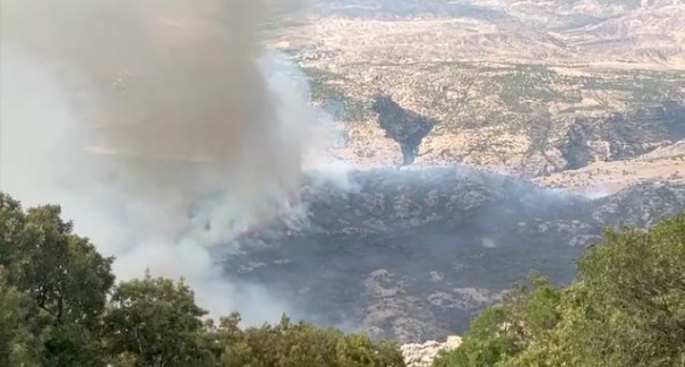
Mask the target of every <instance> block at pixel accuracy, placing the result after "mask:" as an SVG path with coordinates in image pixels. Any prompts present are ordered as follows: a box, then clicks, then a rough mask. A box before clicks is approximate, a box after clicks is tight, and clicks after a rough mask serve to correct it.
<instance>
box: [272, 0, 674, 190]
mask: <svg viewBox="0 0 685 367" xmlns="http://www.w3.org/2000/svg"><path fill="white" fill-rule="evenodd" d="M313 14H314V15H310V16H309V17H308V18H307V20H306V21H300V22H299V23H294V24H289V25H288V26H287V27H285V30H284V31H283V32H281V33H280V34H279V35H278V36H277V37H274V38H273V40H272V42H271V44H272V46H273V47H274V48H277V49H280V50H283V51H285V52H287V53H289V54H290V55H292V56H293V57H294V59H295V60H296V61H297V62H298V63H299V64H300V66H301V67H302V68H303V70H304V71H305V72H306V73H307V74H308V76H309V77H310V79H311V83H312V95H313V97H314V99H315V101H316V102H317V104H318V105H319V106H322V107H323V108H324V109H326V110H327V111H329V112H330V113H331V114H332V115H334V117H336V119H337V120H338V121H339V126H338V129H339V130H340V131H341V133H342V134H343V135H344V137H345V139H343V141H344V143H343V144H340V145H339V146H337V147H334V148H333V149H332V150H331V154H332V155H333V156H336V157H339V158H341V159H345V160H346V161H351V162H356V163H357V164H358V165H359V166H364V167H369V166H383V165H387V164H399V163H400V162H402V161H403V159H402V154H401V152H400V147H399V146H397V144H396V143H395V142H393V141H392V140H391V139H387V138H386V137H385V133H384V131H383V130H382V129H380V128H379V121H378V120H379V119H383V116H379V113H378V112H377V111H375V110H374V109H373V108H372V105H373V98H374V96H375V95H376V94H377V93H378V92H383V93H386V94H388V95H390V96H391V97H392V98H393V100H394V101H395V102H397V103H398V104H399V105H400V106H401V107H403V108H405V109H407V110H409V111H412V112H413V113H416V114H419V115H421V116H423V118H425V119H431V120H435V121H437V123H436V124H435V127H434V128H433V129H432V130H431V131H430V133H428V134H427V136H426V137H425V138H424V139H423V140H422V142H421V144H420V146H419V147H418V149H417V157H416V159H415V162H414V164H419V165H435V164H452V163H467V164H473V165H477V166H481V167H488V168H491V169H497V170H506V171H508V172H516V173H519V174H523V175H525V176H528V177H537V176H546V175H549V174H553V173H557V172H561V171H565V170H574V169H578V168H581V167H584V166H586V165H589V164H591V163H593V162H612V161H618V160H628V159H632V158H634V157H637V156H639V155H642V154H645V153H649V152H650V151H652V150H654V149H657V148H659V147H664V146H668V145H670V144H673V143H675V142H677V141H679V140H681V139H683V138H685V135H684V131H683V128H682V126H683V122H682V121H683V120H684V119H685V109H684V106H685V33H683V29H685V3H684V2H682V1H679V0H667V1H646V0H645V1H633V0H624V1H611V2H610V1H601V0H587V1H553V0H550V1H539V0H524V1H513V0H478V1H475V0H474V1H459V2H453V1H441V0H433V1H392V0H382V1H381V0H375V1H374V0H368V1H366V0H353V1H350V0H346V1H332V0H322V1H319V2H317V6H316V7H314V12H313ZM381 115H382V113H381ZM660 178H662V179H663V178H665V177H660Z"/></svg>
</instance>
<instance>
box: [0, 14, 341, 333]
mask: <svg viewBox="0 0 685 367" xmlns="http://www.w3.org/2000/svg"><path fill="white" fill-rule="evenodd" d="M0 1H1V3H0V4H1V6H2V7H1V9H2V11H1V13H2V18H1V19H0V21H1V26H2V29H1V31H2V37H3V38H2V42H1V43H0V44H1V45H2V50H1V58H2V59H1V60H0V64H1V69H0V72H1V74H0V75H1V77H0V79H1V83H2V84H1V86H0V87H1V89H0V97H1V105H0V111H1V115H0V190H2V191H5V192H8V193H9V194H10V195H13V196H14V197H16V198H17V199H19V200H21V201H22V202H23V203H24V204H25V205H26V206H32V205H37V204H45V203H58V204H60V205H62V207H63V210H64V215H65V217H67V218H69V219H73V220H74V222H75V225H76V230H77V232H78V233H80V234H84V235H86V236H88V237H90V238H91V239H92V240H93V242H94V243H95V244H96V245H97V246H98V247H99V249H100V250H101V251H102V252H103V253H105V254H106V255H114V256H116V257H117V260H116V263H115V273H116V275H117V277H118V278H119V279H120V280H124V279H129V278H132V277H139V276H141V275H142V274H143V272H144V270H145V269H150V270H151V272H152V274H153V275H155V276H157V275H159V276H168V277H173V278H178V277H181V276H182V277H184V278H186V280H187V281H188V283H189V284H190V285H191V286H192V287H193V288H194V289H195V291H196V296H197V298H198V303H199V304H200V305H201V306H203V307H205V308H207V309H208V310H209V311H210V313H211V314H212V315H214V316H217V315H222V314H226V313H227V312H230V311H233V310H238V311H241V312H242V314H243V316H244V318H245V320H246V322H248V323H255V322H262V321H269V320H275V319H276V318H278V317H280V315H281V313H282V312H284V311H288V312H289V311H291V310H289V307H288V305H287V303H285V302H283V301H282V300H280V299H277V297H274V296H272V295H270V294H269V292H268V290H266V289H263V288H261V287H259V286H255V285H250V286H242V285H236V284H230V283H228V282H227V281H225V280H224V278H223V277H222V270H221V267H220V266H219V265H217V264H218V263H219V262H220V260H221V259H220V258H219V257H217V254H220V251H219V250H220V249H221V247H220V246H222V245H225V244H226V243H228V242H230V241H231V240H232V239H233V238H234V237H235V236H236V235H237V234H238V233H240V232H241V231H243V230H244V229H245V228H248V227H251V226H254V225H256V224H259V223H262V222H265V221H269V220H271V219H273V218H274V217H276V216H278V215H280V214H282V210H283V202H284V201H285V200H286V197H287V195H288V194H289V193H290V192H292V191H293V190H294V189H296V188H297V187H298V185H299V180H300V175H301V167H302V165H303V161H302V156H303V153H304V152H305V151H306V150H307V149H308V144H307V143H308V141H309V139H310V137H311V134H310V133H311V127H312V125H313V123H315V120H316V115H315V113H314V112H313V111H312V109H311V108H310V106H309V104H308V98H309V91H308V89H307V86H306V83H304V82H303V77H302V75H301V74H299V73H298V71H297V69H296V68H295V67H293V65H292V64H291V63H289V62H288V61H287V59H285V58H283V57H280V56H278V55H273V54H268V53H266V52H264V51H263V49H262V48H261V46H260V44H261V39H260V29H259V25H260V23H261V22H264V21H268V20H269V19H270V18H269V16H270V15H272V9H273V8H271V7H270V6H268V5H269V4H272V3H273V2H269V3H267V2H266V1H259V0H227V1H221V0H207V1H201V2H198V1H191V0H116V1H115V0H100V1H90V0H52V1H39V0H0ZM105 153H114V154H105ZM337 172H338V173H337V175H336V176H332V180H333V181H335V182H338V181H339V182H342V183H343V184H345V182H346V179H345V177H344V176H345V175H344V174H343V173H341V171H339V170H338V171H337ZM205 196H210V197H211V198H210V199H208V200H204V201H202V200H200V199H202V198H203V197H205ZM193 205H195V209H193V210H194V212H195V213H194V215H192V216H189V211H190V208H191V207H192V206H193ZM290 214H297V215H296V216H294V217H293V218H292V219H291V220H292V221H298V220H299V221H302V220H304V219H305V218H304V217H305V213H304V212H302V210H299V209H298V210H291V213H290Z"/></svg>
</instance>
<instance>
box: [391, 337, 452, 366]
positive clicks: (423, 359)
mask: <svg viewBox="0 0 685 367" xmlns="http://www.w3.org/2000/svg"><path fill="white" fill-rule="evenodd" d="M459 345H461V337H459V336H456V335H451V336H448V337H447V341H445V342H444V343H440V342H437V341H434V340H431V341H427V342H425V343H420V344H419V343H410V344H404V345H402V347H401V350H402V356H403V357H404V363H405V364H406V365H407V367H430V366H432V365H433V360H434V359H435V357H436V356H437V355H438V353H440V352H441V351H450V350H453V349H456V348H457V347H459Z"/></svg>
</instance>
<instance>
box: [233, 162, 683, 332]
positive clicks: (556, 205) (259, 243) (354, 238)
mask: <svg viewBox="0 0 685 367" xmlns="http://www.w3.org/2000/svg"><path fill="white" fill-rule="evenodd" d="M352 180H353V182H354V184H355V185H354V186H356V187H358V191H356V190H353V191H344V190H341V189H338V188H336V187H334V186H319V185H311V186H307V185H306V184H305V186H304V189H303V190H302V194H301V197H300V200H301V201H300V205H302V207H303V208H306V212H307V214H308V216H307V218H308V221H307V222H305V223H304V224H303V225H301V226H294V225H293V224H292V223H288V224H286V223H280V224H279V223H274V224H273V225H272V226H269V227H266V228H262V229H261V230H260V231H258V232H252V233H248V234H246V235H245V236H243V237H242V238H240V239H239V240H238V241H239V242H240V245H242V248H243V249H245V250H246V251H244V252H240V253H237V254H236V253H233V254H228V255H226V256H227V260H226V264H225V268H226V271H227V272H228V274H230V276H231V277H235V278H236V280H240V281H243V282H245V281H246V282H248V283H257V284H264V285H266V286H267V287H269V289H270V290H272V291H273V292H276V293H277V294H281V295H282V296H283V297H286V298H288V299H293V300H294V302H296V303H297V309H299V310H302V313H303V315H307V317H308V318H309V319H313V320H316V321H317V322H319V323H321V324H328V325H336V326H340V325H343V326H352V327H355V328H356V327H361V328H363V329H365V330H367V331H370V332H371V333H372V334H373V335H375V336H376V337H381V338H397V339H399V340H401V341H403V342H410V341H411V342H413V341H424V340H430V339H436V338H437V339H444V337H445V336H447V335H449V334H452V333H454V332H463V331H464V330H466V328H467V327H468V324H469V322H470V320H471V319H472V318H473V317H474V316H475V315H477V314H478V313H479V312H480V311H482V310H483V308H484V307H486V306H488V305H490V304H492V303H493V302H496V301H497V300H499V299H500V298H501V296H502V294H503V293H502V292H503V291H505V290H506V289H508V288H509V287H510V286H511V284H513V283H514V282H517V281H519V280H521V279H524V278H525V277H526V276H527V275H528V273H529V272H530V271H532V270H536V271H539V272H541V273H543V274H546V275H549V276H550V277H551V279H552V280H553V281H555V282H561V283H563V284H566V283H569V282H571V281H572V280H573V279H574V278H575V271H574V261H575V259H577V258H578V257H580V256H581V255H582V254H583V252H584V251H585V248H586V246H587V245H589V244H591V243H593V242H595V241H596V240H598V239H599V238H600V235H601V233H602V230H603V229H604V228H605V227H614V226H622V225H624V224H629V223H632V224H635V225H638V226H640V227H646V226H651V225H653V224H655V223H656V221H657V220H658V219H659V218H662V217H663V216H672V215H675V214H678V213H680V212H681V211H682V210H683V209H685V186H683V185H682V184H681V185H673V184H668V183H665V182H662V183H654V184H643V185H640V186H637V187H634V188H631V189H628V190H624V191H621V192H619V193H618V194H615V195H612V196H605V197H602V198H599V199H594V200H592V199H588V198H586V197H582V196H572V195H569V194H567V193H564V192H563V191H559V190H553V189H548V188H543V187H540V186H536V185H534V184H532V183H531V182H527V181H523V180H519V179H515V178H512V177H509V176H502V175H498V174H493V173H487V172H483V171H479V170H476V169H470V168H467V167H450V168H424V169H421V170H412V169H406V170H399V171H397V170H393V169H380V170H367V171H359V172H355V173H353V174H352ZM230 247H231V248H235V247H234V246H230ZM292 295H297V296H296V297H293V296H292Z"/></svg>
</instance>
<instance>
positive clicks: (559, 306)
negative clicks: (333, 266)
mask: <svg viewBox="0 0 685 367" xmlns="http://www.w3.org/2000/svg"><path fill="white" fill-rule="evenodd" d="M578 272H579V279H578V280H577V281H576V282H575V283H574V284H572V285H570V286H568V287H566V288H558V287H553V286H551V285H550V283H549V282H548V281H547V280H545V279H544V278H541V277H535V278H534V281H533V282H532V283H533V285H534V286H533V287H532V289H527V288H525V287H518V288H517V289H515V290H513V291H512V292H511V293H510V295H509V297H508V298H507V300H505V301H504V302H503V303H502V304H500V305H497V306H494V307H492V308H490V309H489V310H487V311H486V312H485V313H483V314H482V315H481V316H480V317H478V318H477V319H476V320H474V322H473V323H472V325H471V328H470V330H469V332H468V334H467V335H466V337H465V339H464V343H463V344H462V345H461V346H460V347H459V348H458V349H456V350H454V351H451V352H448V353H443V354H442V355H441V356H440V357H439V358H437V359H436V360H435V361H434V365H435V366H436V367H467V366H468V367H481V366H482V367H485V366H488V367H491V366H496V367H524V366H525V367H536V366H539V367H557V366H558V367H562V366H564V367H594V366H597V367H629V366H630V367H666V366H669V367H680V366H685V215H681V216H678V217H677V218H673V219H670V220H666V221H664V222H662V223H661V224H659V225H657V226H655V227H654V228H652V229H651V230H649V231H644V230H639V229H635V228H625V229H623V230H622V231H620V232H616V231H607V232H606V234H605V236H604V240H603V241H602V242H601V243H598V244H596V245H594V246H592V247H591V248H590V249H589V250H588V251H587V252H586V254H585V255H584V256H583V258H582V259H581V260H580V261H579V263H578Z"/></svg>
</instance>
